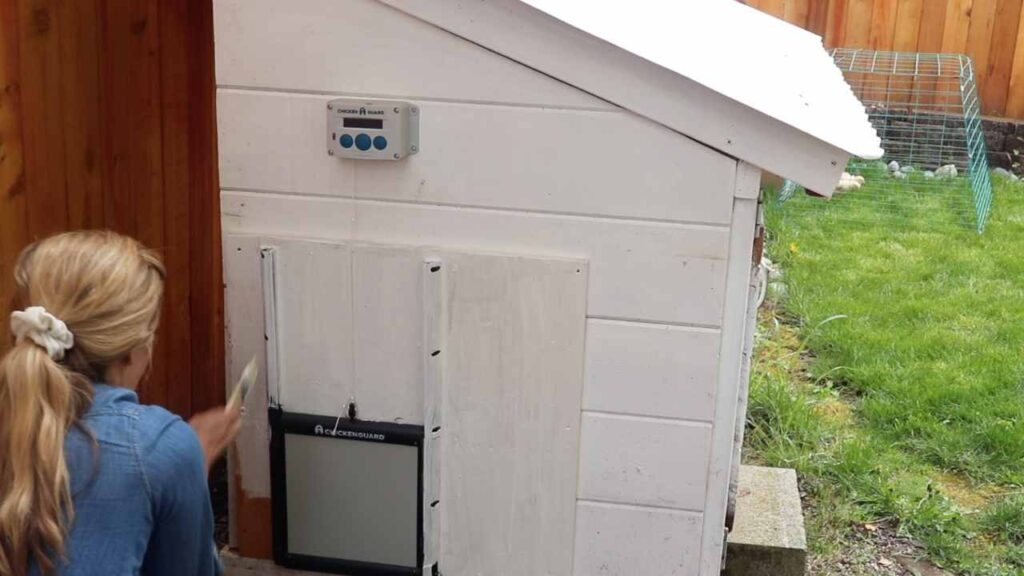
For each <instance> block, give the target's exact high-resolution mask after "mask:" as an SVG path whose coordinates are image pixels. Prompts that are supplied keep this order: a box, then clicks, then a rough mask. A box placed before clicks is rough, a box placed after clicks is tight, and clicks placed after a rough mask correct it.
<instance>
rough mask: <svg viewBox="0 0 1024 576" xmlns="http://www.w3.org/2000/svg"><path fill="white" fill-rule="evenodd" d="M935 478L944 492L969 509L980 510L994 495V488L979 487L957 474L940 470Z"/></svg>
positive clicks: (959, 504)
mask: <svg viewBox="0 0 1024 576" xmlns="http://www.w3.org/2000/svg"><path fill="white" fill-rule="evenodd" d="M933 478H934V480H935V482H936V483H938V485H939V487H940V488H941V489H942V493H943V494H945V495H946V496H948V497H949V499H950V500H952V501H953V502H956V504H957V505H958V506H960V507H961V508H964V509H967V510H980V509H981V508H984V507H985V505H986V504H988V502H989V499H991V498H992V496H994V492H993V491H992V490H986V489H985V488H977V487H975V486H973V485H971V483H970V481H969V480H967V479H966V478H963V477H962V476H957V475H956V474H949V473H945V472H940V473H937V474H935V475H934V477H933Z"/></svg>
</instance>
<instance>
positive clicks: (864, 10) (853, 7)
mask: <svg viewBox="0 0 1024 576" xmlns="http://www.w3.org/2000/svg"><path fill="white" fill-rule="evenodd" d="M882 1H884V0H882ZM874 6H875V2H874V0H849V3H848V4H847V10H846V26H845V30H846V32H845V35H844V38H843V43H842V46H844V47H849V48H868V47H870V45H871V15H872V12H873V11H874Z"/></svg>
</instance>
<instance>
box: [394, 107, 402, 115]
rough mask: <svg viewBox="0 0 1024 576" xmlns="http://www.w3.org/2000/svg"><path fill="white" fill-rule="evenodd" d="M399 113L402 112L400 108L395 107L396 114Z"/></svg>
mask: <svg viewBox="0 0 1024 576" xmlns="http://www.w3.org/2000/svg"><path fill="white" fill-rule="evenodd" d="M399 112H401V110H400V109H399V108H398V106H395V114H398V113H399Z"/></svg>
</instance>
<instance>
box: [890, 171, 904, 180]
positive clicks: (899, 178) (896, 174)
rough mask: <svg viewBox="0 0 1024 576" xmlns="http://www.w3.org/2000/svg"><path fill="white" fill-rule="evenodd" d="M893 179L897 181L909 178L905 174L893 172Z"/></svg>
mask: <svg viewBox="0 0 1024 576" xmlns="http://www.w3.org/2000/svg"><path fill="white" fill-rule="evenodd" d="M892 177H893V178H895V179H897V180H903V179H905V178H906V177H907V175H906V173H904V172H893V173H892Z"/></svg>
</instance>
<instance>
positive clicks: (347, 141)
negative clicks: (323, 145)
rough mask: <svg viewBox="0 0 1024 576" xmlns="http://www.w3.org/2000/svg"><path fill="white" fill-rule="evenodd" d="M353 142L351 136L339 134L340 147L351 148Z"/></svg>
mask: <svg viewBox="0 0 1024 576" xmlns="http://www.w3.org/2000/svg"><path fill="white" fill-rule="evenodd" d="M353 142H354V140H352V136H349V135H348V134H342V135H341V147H342V148H351V147H352V144H353Z"/></svg>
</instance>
